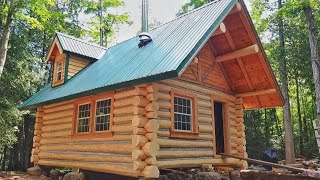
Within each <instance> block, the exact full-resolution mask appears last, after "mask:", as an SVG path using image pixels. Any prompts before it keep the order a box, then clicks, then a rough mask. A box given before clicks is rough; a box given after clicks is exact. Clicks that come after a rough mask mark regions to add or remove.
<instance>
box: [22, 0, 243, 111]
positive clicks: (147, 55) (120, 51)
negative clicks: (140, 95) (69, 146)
mask: <svg viewBox="0 0 320 180" xmlns="http://www.w3.org/2000/svg"><path fill="white" fill-rule="evenodd" d="M236 2H237V0H220V1H215V2H212V3H210V4H207V5H205V6H203V7H201V8H198V9H196V10H194V11H191V12H189V13H187V14H184V15H182V16H180V17H178V18H176V19H174V20H172V21H170V22H168V23H166V24H163V25H161V26H160V27H158V28H156V29H154V30H152V31H150V34H151V36H152V39H153V41H152V42H151V43H149V44H148V45H146V46H145V47H142V48H138V43H139V38H138V37H133V38H131V39H129V40H127V41H124V42H122V43H119V44H117V45H115V46H113V47H111V48H109V49H108V50H107V51H106V52H105V53H104V55H103V56H102V57H101V58H100V59H99V60H98V61H96V62H94V63H93V64H91V65H89V66H88V67H86V68H85V69H84V70H82V71H81V72H79V73H78V74H77V75H75V76H74V77H73V78H71V79H70V80H69V81H68V82H67V83H66V84H63V85H61V86H58V87H54V88H52V87H51V84H48V85H46V86H45V87H44V88H43V89H42V90H40V91H39V92H37V93H36V94H35V95H33V96H32V97H31V98H29V99H28V100H26V101H25V102H24V103H23V104H22V105H21V106H20V108H21V109H28V108H35V107H39V106H43V105H46V104H51V103H56V102H61V101H66V100H71V99H74V98H78V97H83V96H87V95H92V94H97V93H101V92H105V91H110V90H115V89H119V88H123V87H129V86H134V85H138V84H143V83H149V82H154V81H159V80H164V79H169V78H174V77H178V76H179V75H180V74H181V73H182V72H183V70H184V69H185V68H186V67H187V65H188V64H189V63H190V62H191V61H192V59H193V58H194V57H195V56H196V54H197V53H198V52H199V51H200V49H201V48H202V46H203V45H204V44H205V43H206V41H207V40H208V39H209V38H210V36H211V34H212V33H213V32H214V30H215V29H216V28H217V27H218V25H219V24H220V23H221V22H222V20H223V19H224V18H225V16H226V15H227V14H228V13H229V11H230V10H231V8H232V7H233V6H234V5H235V3H236Z"/></svg>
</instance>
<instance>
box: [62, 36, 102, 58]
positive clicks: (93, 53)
mask: <svg viewBox="0 0 320 180" xmlns="http://www.w3.org/2000/svg"><path fill="white" fill-rule="evenodd" d="M56 38H57V39H58V42H59V44H60V46H61V48H62V50H63V52H64V53H68V54H73V55H78V56H82V57H85V58H89V59H93V60H98V59H100V58H101V56H102V55H103V54H104V53H105V52H106V50H107V48H105V47H102V46H99V45H96V44H92V43H89V42H86V41H83V40H81V39H77V38H75V37H72V36H69V35H66V34H63V33H60V32H57V33H56Z"/></svg>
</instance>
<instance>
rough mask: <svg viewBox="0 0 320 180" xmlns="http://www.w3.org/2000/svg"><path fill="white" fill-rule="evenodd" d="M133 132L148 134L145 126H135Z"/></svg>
mask: <svg viewBox="0 0 320 180" xmlns="http://www.w3.org/2000/svg"><path fill="white" fill-rule="evenodd" d="M133 134H135V135H145V134H147V130H146V129H145V128H137V127H136V128H133Z"/></svg>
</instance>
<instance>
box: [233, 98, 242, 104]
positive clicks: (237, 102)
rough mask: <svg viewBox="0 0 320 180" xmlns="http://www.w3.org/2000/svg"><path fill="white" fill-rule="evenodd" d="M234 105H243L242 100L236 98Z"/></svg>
mask: <svg viewBox="0 0 320 180" xmlns="http://www.w3.org/2000/svg"><path fill="white" fill-rule="evenodd" d="M235 104H236V105H243V98H241V97H237V98H236V101H235Z"/></svg>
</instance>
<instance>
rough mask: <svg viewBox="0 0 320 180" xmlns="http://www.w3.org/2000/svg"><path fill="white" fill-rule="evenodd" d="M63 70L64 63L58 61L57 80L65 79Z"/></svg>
mask: <svg viewBox="0 0 320 180" xmlns="http://www.w3.org/2000/svg"><path fill="white" fill-rule="evenodd" d="M59 65H61V69H60V70H59V68H60V67H59ZM62 71H63V63H62V62H57V81H61V80H62V79H63V77H62ZM59 73H61V79H59Z"/></svg>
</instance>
